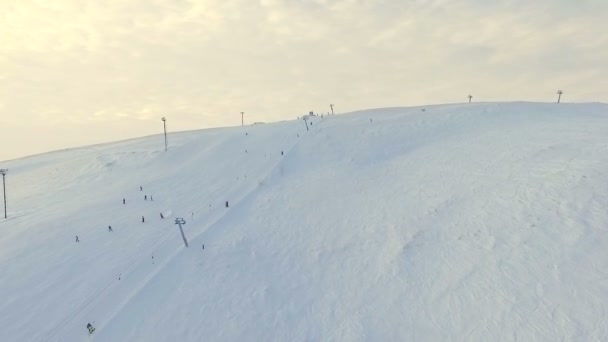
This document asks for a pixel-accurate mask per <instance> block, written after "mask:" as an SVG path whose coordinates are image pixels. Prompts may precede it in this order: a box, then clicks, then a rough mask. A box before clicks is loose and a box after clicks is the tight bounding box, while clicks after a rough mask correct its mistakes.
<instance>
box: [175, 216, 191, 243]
mask: <svg viewBox="0 0 608 342" xmlns="http://www.w3.org/2000/svg"><path fill="white" fill-rule="evenodd" d="M175 224H177V225H179V231H180V232H181V233H182V239H184V245H186V247H188V240H186V235H184V229H183V228H182V224H186V220H184V219H183V218H179V217H178V218H176V219H175Z"/></svg>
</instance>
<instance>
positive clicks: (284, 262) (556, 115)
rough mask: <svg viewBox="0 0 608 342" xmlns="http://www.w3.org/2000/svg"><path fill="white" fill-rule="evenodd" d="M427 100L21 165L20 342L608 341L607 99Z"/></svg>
mask: <svg viewBox="0 0 608 342" xmlns="http://www.w3.org/2000/svg"><path fill="white" fill-rule="evenodd" d="M422 109H423V108H422V107H415V108H389V109H376V110H366V111H360V112H355V113H351V114H348V115H333V116H332V115H330V116H324V118H321V117H310V118H309V120H310V121H312V122H313V123H314V125H312V126H310V125H309V128H310V131H308V132H307V131H306V127H305V125H304V123H303V122H302V120H294V121H286V122H279V123H268V124H265V125H256V126H247V127H234V128H223V129H209V130H202V131H192V132H184V133H176V134H170V135H169V151H168V152H165V151H164V140H163V136H162V135H158V136H151V137H145V138H140V139H134V140H129V141H123V142H117V143H112V144H105V145H96V146H89V147H83V148H76V149H70V150H63V151H57V152H52V153H47V154H43V155H38V156H32V157H28V158H23V159H18V160H13V161H8V162H4V163H2V167H3V168H8V169H9V173H8V174H7V177H6V184H7V196H8V219H7V220H4V219H0V269H1V270H2V272H0V331H1V332H2V338H1V340H2V341H82V340H89V341H465V340H466V341H563V340H566V341H574V340H576V341H592V340H601V341H606V340H608V316H607V312H608V252H607V251H608V249H607V247H606V246H608V210H607V208H608V197H607V196H608V195H607V194H608V134H607V133H608V105H606V104H559V105H558V104H539V103H477V104H475V103H474V104H464V105H443V106H428V107H424V111H423V110H422ZM370 119H373V121H372V120H370ZM245 133H247V134H245ZM298 135H299V136H298ZM246 151H247V152H246ZM281 151H284V155H281ZM140 186H143V191H140V188H139V187H140ZM144 195H148V196H153V197H154V201H150V200H148V201H144V200H143V196H144ZM123 198H126V204H124V205H123V203H122V199H123ZM226 201H229V203H230V207H229V208H226V207H225V202H226ZM161 212H162V213H165V219H164V220H161V219H160V217H159V213H161ZM142 216H145V218H146V221H145V223H142V222H141V217H142ZM179 217H181V218H184V219H185V220H186V222H187V223H186V224H185V225H184V232H185V234H186V237H187V238H188V241H189V243H190V247H189V248H185V247H184V246H183V242H182V239H181V235H180V233H179V229H178V227H177V225H175V218H179ZM108 225H111V226H112V228H113V230H114V231H113V232H111V233H110V232H108V230H107V227H108ZM76 235H78V236H79V238H80V242H78V243H76V242H75V236H76ZM203 244H204V245H205V248H204V249H203V248H202V246H203ZM88 322H94V323H93V325H94V326H95V328H96V331H95V333H93V334H92V335H91V336H89V335H88V332H87V329H86V325H87V323H88Z"/></svg>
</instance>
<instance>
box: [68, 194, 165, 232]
mask: <svg viewBox="0 0 608 342" xmlns="http://www.w3.org/2000/svg"><path fill="white" fill-rule="evenodd" d="M139 191H144V187H143V186H141V185H140V186H139ZM147 200H148V195H144V201H147ZM153 200H154V199H153V198H152V195H150V201H153ZM122 204H127V199H126V198H123V199H122ZM160 218H161V219H164V218H165V215H163V213H162V212H161V213H160ZM141 222H142V223H144V222H146V218H145V217H144V216H143V215H142V217H141ZM113 231H114V230H113V229H112V226H108V232H113ZM76 242H80V238H79V237H78V235H76Z"/></svg>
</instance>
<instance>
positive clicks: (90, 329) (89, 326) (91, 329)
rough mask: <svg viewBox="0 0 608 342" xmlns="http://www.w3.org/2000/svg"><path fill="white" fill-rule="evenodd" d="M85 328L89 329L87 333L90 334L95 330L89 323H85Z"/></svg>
mask: <svg viewBox="0 0 608 342" xmlns="http://www.w3.org/2000/svg"><path fill="white" fill-rule="evenodd" d="M87 329H89V334H92V333H93V331H95V328H93V325H91V323H89V324H87Z"/></svg>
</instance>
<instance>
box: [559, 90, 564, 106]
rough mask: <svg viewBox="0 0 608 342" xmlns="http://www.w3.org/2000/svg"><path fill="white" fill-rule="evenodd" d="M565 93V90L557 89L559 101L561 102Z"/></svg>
mask: <svg viewBox="0 0 608 342" xmlns="http://www.w3.org/2000/svg"><path fill="white" fill-rule="evenodd" d="M563 93H564V92H563V91H561V90H558V91H557V103H559V101H560V100H561V99H562V94H563Z"/></svg>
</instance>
